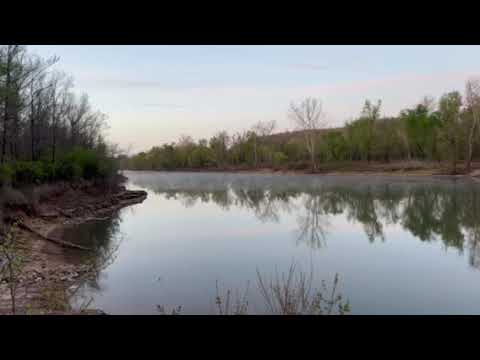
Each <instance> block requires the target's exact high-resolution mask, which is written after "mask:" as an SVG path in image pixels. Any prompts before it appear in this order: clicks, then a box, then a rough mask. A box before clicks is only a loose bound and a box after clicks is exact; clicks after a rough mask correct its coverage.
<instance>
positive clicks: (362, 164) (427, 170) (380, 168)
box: [145, 161, 480, 177]
mask: <svg viewBox="0 0 480 360" xmlns="http://www.w3.org/2000/svg"><path fill="white" fill-rule="evenodd" d="M145 170H148V169H145ZM149 171H165V172H214V173H215V172H227V173H241V174H250V173H251V174H278V175H345V176H352V175H367V176H368V175H371V176H388V175H394V176H399V175H401V176H427V177H428V176H448V177H452V176H453V177H463V176H480V162H473V163H472V171H471V172H470V173H469V174H467V173H466V172H465V170H464V164H463V163H459V164H458V166H457V169H456V171H455V172H452V169H451V164H450V163H448V162H424V161H396V162H389V163H385V162H373V161H372V162H370V163H368V162H366V161H352V162H337V163H333V162H332V163H320V164H318V166H317V169H316V171H312V170H311V168H309V167H308V165H307V164H302V165H299V166H279V167H268V166H266V167H265V166H264V167H262V166H259V167H256V168H255V167H245V166H237V167H236V166H226V167H214V168H213V167H212V168H182V169H152V170H149Z"/></svg>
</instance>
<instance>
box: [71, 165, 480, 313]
mask: <svg viewBox="0 0 480 360" xmlns="http://www.w3.org/2000/svg"><path fill="white" fill-rule="evenodd" d="M125 175H126V176H127V177H128V179H129V180H128V184H127V187H128V188H131V189H144V190H146V191H147V192H148V197H147V199H146V200H145V201H144V202H143V203H141V204H138V205H134V206H131V207H128V208H125V209H123V210H121V211H120V212H119V213H118V214H117V216H116V217H114V218H113V219H110V220H107V221H102V222H97V223H89V224H85V225H82V226H80V227H79V228H77V229H72V231H70V232H68V233H67V237H68V240H69V241H77V242H81V243H85V244H87V243H88V244H90V245H94V246H95V247H96V248H97V253H96V256H97V261H98V262H105V261H107V263H106V264H105V266H104V268H105V269H104V270H103V271H102V272H101V273H100V275H99V276H98V277H97V279H95V280H92V281H90V282H89V283H86V284H85V285H84V287H83V288H82V291H81V295H82V296H84V297H93V298H94V301H93V302H92V304H91V307H95V308H100V309H102V310H104V311H105V312H107V313H111V314H155V313H157V305H165V306H167V307H175V306H178V305H181V306H182V313H186V314H211V313H214V312H215V304H214V301H215V295H216V291H215V285H216V281H218V284H219V285H220V287H221V288H222V289H227V288H229V289H232V290H236V289H238V290H239V291H240V292H241V291H242V290H244V289H245V288H246V287H247V284H249V285H248V288H249V292H248V300H249V312H251V313H266V308H265V304H264V302H263V300H262V298H261V297H260V295H259V294H258V291H257V281H256V280H257V275H256V270H257V269H258V270H259V271H261V272H262V274H265V275H266V276H273V275H274V274H275V271H277V272H278V273H282V272H286V271H287V270H288V267H289V266H290V264H291V263H292V261H295V262H296V263H297V264H298V266H299V267H300V268H301V269H303V270H306V271H309V269H310V266H312V268H313V271H314V279H315V281H314V285H315V287H318V288H320V286H321V280H325V281H327V283H331V282H332V281H333V278H334V276H335V274H337V273H338V275H339V278H340V281H339V291H340V292H341V294H342V295H343V297H345V298H348V300H349V302H350V304H351V308H352V313H353V314H461V313H467V314H471V313H480V271H478V270H479V269H480V183H477V182H475V181H474V180H466V179H463V180H458V179H457V180H454V179H440V178H439V179H436V178H412V177H371V176H368V177H367V176H318V175H317V176H315V175H291V176H289V175H265V174H227V173H162V172H125Z"/></svg>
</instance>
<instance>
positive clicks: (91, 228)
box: [63, 213, 123, 309]
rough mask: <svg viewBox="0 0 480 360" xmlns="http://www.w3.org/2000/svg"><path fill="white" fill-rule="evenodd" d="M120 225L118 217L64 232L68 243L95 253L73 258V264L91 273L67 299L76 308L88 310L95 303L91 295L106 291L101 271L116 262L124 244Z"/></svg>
mask: <svg viewBox="0 0 480 360" xmlns="http://www.w3.org/2000/svg"><path fill="white" fill-rule="evenodd" d="M120 225H121V217H120V215H119V213H116V214H114V215H113V216H112V217H110V218H107V219H104V220H100V221H91V222H87V223H84V224H81V225H75V226H71V227H69V228H67V229H65V231H64V234H63V236H64V237H65V239H67V240H68V241H70V242H73V243H76V244H80V245H83V246H86V247H89V248H92V249H94V251H93V252H92V253H91V252H88V253H81V254H78V253H76V254H75V257H73V258H71V260H72V262H75V263H78V262H80V263H82V264H83V265H84V266H85V267H86V268H87V269H88V270H87V271H86V272H85V273H84V274H83V275H82V276H80V277H79V278H77V279H76V280H75V282H74V284H73V285H72V286H71V287H70V288H69V289H68V293H67V297H68V298H69V299H70V302H71V305H72V306H74V307H75V308H78V309H81V308H87V307H88V305H89V304H90V302H91V301H92V299H93V296H92V295H93V294H95V293H97V294H99V293H101V292H102V291H104V290H105V289H104V287H102V286H100V283H101V278H102V276H105V274H104V273H103V272H102V270H104V269H106V268H107V267H108V266H109V265H111V264H112V263H113V262H114V261H115V260H116V258H117V255H118V250H119V247H120V244H121V242H122V240H123V237H122V234H121V232H120ZM67 259H68V258H67Z"/></svg>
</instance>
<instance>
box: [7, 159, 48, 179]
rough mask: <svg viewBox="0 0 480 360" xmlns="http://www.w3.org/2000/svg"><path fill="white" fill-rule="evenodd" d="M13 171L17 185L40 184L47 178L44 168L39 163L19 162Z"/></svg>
mask: <svg viewBox="0 0 480 360" xmlns="http://www.w3.org/2000/svg"><path fill="white" fill-rule="evenodd" d="M13 169H14V183H15V184H33V183H35V184H39V183H42V182H44V181H45V180H46V178H47V174H46V173H45V170H44V167H43V165H42V163H41V162H39V161H17V162H16V163H15V164H14V168H13Z"/></svg>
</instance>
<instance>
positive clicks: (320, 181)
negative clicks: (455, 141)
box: [133, 173, 480, 268]
mask: <svg viewBox="0 0 480 360" xmlns="http://www.w3.org/2000/svg"><path fill="white" fill-rule="evenodd" d="M133 183H134V184H135V185H138V186H141V187H143V188H147V189H149V190H150V191H153V192H154V193H156V194H160V195H163V196H165V198H167V199H172V198H173V199H177V200H179V201H180V202H181V203H182V204H183V206H185V207H186V208H188V207H193V206H195V204H197V202H202V203H214V204H216V205H218V206H219V207H220V208H221V209H223V210H225V211H229V210H230V209H231V208H232V207H236V208H243V209H247V210H248V211H250V212H251V213H253V214H254V215H255V217H256V218H257V219H258V220H260V221H261V222H274V223H275V222H279V221H281V218H282V216H283V215H285V214H290V213H292V212H294V213H295V214H296V215H297V225H298V229H297V231H296V236H297V243H298V244H307V245H308V246H309V247H311V248H312V249H319V248H322V247H323V246H326V245H327V240H328V234H329V231H331V230H332V229H331V226H330V222H329V219H330V217H332V216H335V215H340V214H343V215H344V216H345V217H346V219H348V221H349V222H352V223H359V224H362V226H363V228H364V232H365V234H366V236H367V238H368V240H369V241H370V242H375V241H386V240H387V239H386V237H385V232H384V226H386V225H392V224H394V225H400V226H401V227H402V228H403V229H404V230H406V231H408V232H410V233H411V234H412V235H414V236H415V237H416V238H418V239H419V240H420V241H424V242H430V241H435V240H437V239H439V240H440V241H442V243H443V244H444V246H445V247H446V248H455V249H457V250H458V251H459V252H460V253H463V251H464V250H465V249H467V250H468V252H469V262H470V265H471V266H473V267H476V268H478V267H479V265H480V245H479V241H480V221H479V219H480V185H479V184H478V183H476V182H473V181H468V180H461V181H451V180H446V179H441V180H434V179H433V180H432V179H428V180H420V179H416V180H414V179H401V180H400V179H396V180H392V179H389V180H387V181H385V179H374V181H366V180H365V178H363V179H362V180H358V179H355V178H349V179H339V178H329V177H325V178H319V177H313V176H305V177H294V176H253V175H230V176H229V175H223V176H219V175H218V174H217V175H214V174H192V175H190V176H185V175H183V176H181V175H176V174H173V175H172V174H169V175H168V176H164V177H163V178H162V176H161V175H160V176H159V175H158V174H156V175H155V176H154V177H153V175H152V176H150V175H149V174H148V173H145V174H143V175H140V176H139V175H136V176H135V177H134V180H133Z"/></svg>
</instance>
